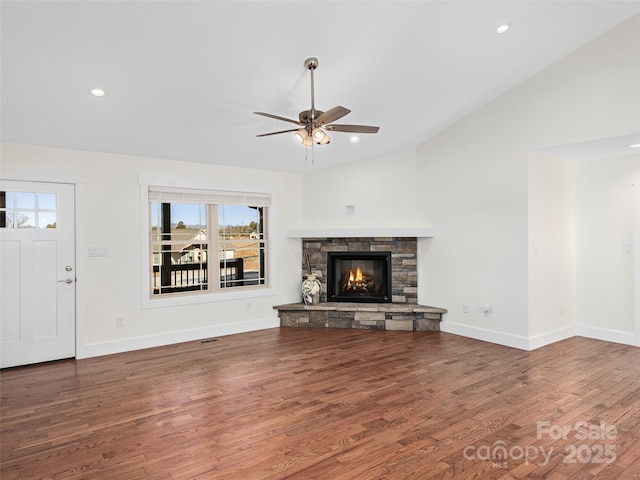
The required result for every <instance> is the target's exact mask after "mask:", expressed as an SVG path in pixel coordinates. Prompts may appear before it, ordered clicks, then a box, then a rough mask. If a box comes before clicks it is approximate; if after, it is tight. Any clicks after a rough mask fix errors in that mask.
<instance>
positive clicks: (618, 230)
mask: <svg viewBox="0 0 640 480" xmlns="http://www.w3.org/2000/svg"><path fill="white" fill-rule="evenodd" d="M639 174H640V155H630V156H624V157H617V158H606V159H597V160H589V161H586V160H585V161H578V162H576V279H577V285H576V289H577V303H576V304H577V315H576V317H577V323H578V325H580V327H581V331H582V333H583V334H588V335H589V336H596V337H600V338H602V337H605V338H608V337H611V338H612V339H613V340H616V339H620V340H621V341H624V340H625V338H626V339H628V341H631V339H632V337H633V334H634V332H635V324H634V288H640V286H638V285H636V284H635V283H634V256H635V255H638V252H637V251H635V245H634V222H635V216H637V215H640V206H638V205H636V194H635V191H634V188H636V189H637V188H639V187H640V186H638V185H635V183H637V180H638V178H640V175H639ZM635 281H637V279H635Z"/></svg>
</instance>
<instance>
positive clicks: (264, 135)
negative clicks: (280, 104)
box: [256, 128, 299, 137]
mask: <svg viewBox="0 0 640 480" xmlns="http://www.w3.org/2000/svg"><path fill="white" fill-rule="evenodd" d="M298 130H299V128H292V129H291V130H280V131H279V132H271V133H261V134H260V135H256V137H268V136H269V135H278V134H280V133H290V132H297V131H298Z"/></svg>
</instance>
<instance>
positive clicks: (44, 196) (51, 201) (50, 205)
mask: <svg viewBox="0 0 640 480" xmlns="http://www.w3.org/2000/svg"><path fill="white" fill-rule="evenodd" d="M38 209H40V210H55V209H56V194H55V193H38Z"/></svg>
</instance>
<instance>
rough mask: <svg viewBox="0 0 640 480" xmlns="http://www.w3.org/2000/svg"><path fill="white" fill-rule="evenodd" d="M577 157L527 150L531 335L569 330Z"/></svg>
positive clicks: (570, 333)
mask: <svg viewBox="0 0 640 480" xmlns="http://www.w3.org/2000/svg"><path fill="white" fill-rule="evenodd" d="M575 212H576V188H575V162H572V161H568V160H563V159H561V158H553V157H548V156H545V155H541V154H535V153H532V154H530V155H529V337H530V338H536V337H538V336H540V335H545V336H549V335H550V334H553V335H556V336H558V338H563V337H567V336H573V333H574V330H573V326H574V325H575V319H576V317H575V298H576V285H575V279H576V276H575V274H576V272H575V244H576V230H575Z"/></svg>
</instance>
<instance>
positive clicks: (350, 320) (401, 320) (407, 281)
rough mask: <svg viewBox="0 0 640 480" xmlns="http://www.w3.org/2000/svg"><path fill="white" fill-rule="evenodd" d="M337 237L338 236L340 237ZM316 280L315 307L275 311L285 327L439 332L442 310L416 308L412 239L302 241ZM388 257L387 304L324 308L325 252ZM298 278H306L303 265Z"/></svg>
mask: <svg viewBox="0 0 640 480" xmlns="http://www.w3.org/2000/svg"><path fill="white" fill-rule="evenodd" d="M338 234H339V232H338ZM302 251H303V252H307V253H308V254H309V262H310V265H311V270H312V273H313V274H314V275H316V276H317V278H318V279H319V280H320V282H321V283H322V295H321V298H320V303H319V304H318V305H305V304H304V303H293V304H288V305H278V306H275V307H273V308H274V309H276V310H278V314H279V317H280V325H281V326H283V327H316V328H357V329H371V330H406V331H416V330H417V331H439V330H440V321H441V320H442V314H443V313H446V312H447V310H446V309H443V308H436V307H428V306H424V305H418V262H417V238H416V237H415V236H413V237H410V236H389V237H387V236H385V237H378V236H366V237H365V236H362V237H354V236H326V237H302ZM382 251H390V252H391V254H392V262H391V263H392V266H391V268H392V274H391V275H392V302H391V303H346V302H345V303H342V302H329V303H327V297H326V292H327V285H326V282H327V253H328V252H382ZM301 271H302V278H304V275H305V274H306V272H307V268H306V265H304V259H303V264H302V265H301Z"/></svg>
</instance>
